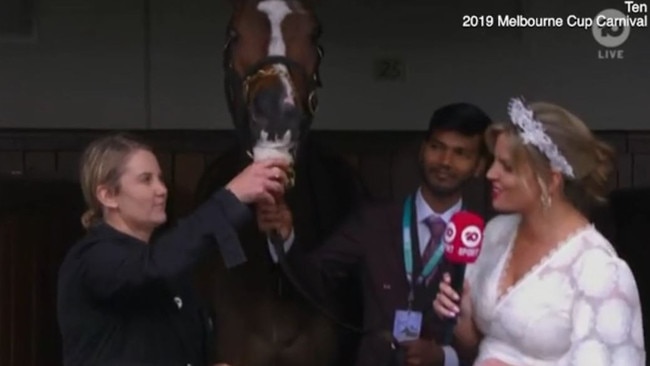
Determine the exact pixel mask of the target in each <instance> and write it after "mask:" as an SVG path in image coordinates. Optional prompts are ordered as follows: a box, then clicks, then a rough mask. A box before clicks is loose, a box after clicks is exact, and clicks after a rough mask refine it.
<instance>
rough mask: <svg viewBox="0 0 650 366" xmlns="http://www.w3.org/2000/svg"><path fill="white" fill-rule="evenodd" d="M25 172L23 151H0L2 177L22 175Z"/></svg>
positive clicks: (0, 172)
mask: <svg viewBox="0 0 650 366" xmlns="http://www.w3.org/2000/svg"><path fill="white" fill-rule="evenodd" d="M23 170H24V167H23V152H22V151H19V150H18V151H16V150H14V151H0V175H13V176H17V175H22V174H23Z"/></svg>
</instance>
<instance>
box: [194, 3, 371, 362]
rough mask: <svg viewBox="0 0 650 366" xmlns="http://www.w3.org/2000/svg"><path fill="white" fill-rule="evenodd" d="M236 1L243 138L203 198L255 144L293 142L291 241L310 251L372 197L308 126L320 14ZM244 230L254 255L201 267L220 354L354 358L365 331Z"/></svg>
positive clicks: (351, 295)
mask: <svg viewBox="0 0 650 366" xmlns="http://www.w3.org/2000/svg"><path fill="white" fill-rule="evenodd" d="M233 9H234V11H233V14H232V17H231V19H230V23H229V26H228V31H227V36H226V37H227V38H226V45H225V49H224V71H225V73H226V78H225V88H226V95H227V97H228V104H229V107H230V112H231V115H232V117H233V122H234V126H235V131H236V132H237V134H238V136H239V140H238V142H239V143H238V144H237V145H236V146H235V148H233V149H232V150H231V151H229V152H227V153H225V154H224V155H222V156H221V157H220V158H219V159H218V160H217V161H216V162H215V163H213V164H212V166H211V167H208V170H207V172H206V174H205V175H204V176H203V178H202V179H201V181H200V182H199V187H198V196H197V199H198V200H199V201H202V200H204V199H206V198H207V197H208V196H209V194H210V193H211V192H213V191H214V189H216V188H217V187H221V186H223V185H224V184H226V183H227V182H228V181H229V180H230V179H232V177H234V176H235V175H236V174H237V173H238V172H239V171H240V170H241V169H243V168H244V167H245V166H246V165H248V164H250V161H251V154H250V152H251V151H254V152H255V151H256V150H260V149H261V148H268V147H272V148H273V149H275V150H281V151H284V152H287V153H288V154H290V155H291V157H292V158H293V159H294V169H295V185H294V186H293V188H292V189H290V190H289V191H288V192H287V194H286V197H285V199H286V202H287V204H288V205H289V207H290V209H291V211H292V213H293V217H294V233H295V240H294V244H293V247H292V248H294V249H295V247H299V248H300V250H299V251H298V252H299V253H309V252H310V251H311V250H313V249H315V248H317V247H318V246H319V245H320V244H321V243H322V242H323V239H324V238H327V237H328V235H330V234H331V233H332V232H333V231H334V230H335V229H336V227H337V226H338V225H339V223H340V221H341V219H343V218H344V217H346V215H347V214H348V213H350V212H351V210H352V209H353V207H355V206H356V204H358V202H359V199H360V198H362V197H363V196H362V190H361V189H360V187H361V186H360V184H359V183H358V182H359V180H358V179H357V178H356V175H355V174H353V171H352V170H351V169H349V166H348V165H347V164H346V163H345V160H344V159H342V158H340V157H338V156H336V155H335V154H331V153H329V152H328V151H327V150H326V149H325V148H324V147H323V145H322V144H320V143H318V142H317V141H316V140H315V139H314V138H313V137H311V136H310V135H309V134H308V133H307V132H308V131H309V129H310V126H311V123H312V119H313V117H314V114H315V112H316V107H317V98H316V89H317V88H318V87H319V86H320V79H319V75H318V67H319V63H320V60H321V58H322V56H323V52H322V49H321V47H320V46H319V44H318V40H319V35H320V24H319V22H318V20H317V18H316V16H315V15H314V12H313V8H312V7H311V6H310V4H309V3H307V2H305V1H298V0H293V1H292V0H240V1H236V2H235V3H234V8H233ZM238 236H239V240H240V242H241V244H242V247H243V249H244V253H245V256H246V262H244V263H243V264H240V265H237V266H235V267H233V268H229V269H228V268H226V266H224V261H223V260H222V259H221V258H219V256H214V257H211V258H207V259H206V263H205V266H203V271H202V273H201V276H200V282H201V284H202V289H203V292H204V294H206V296H207V298H208V299H209V300H210V303H211V307H212V309H213V310H214V329H215V333H216V342H215V344H216V347H215V354H216V356H217V360H218V361H220V362H225V363H228V364H230V365H232V366H262V365H264V366H269V365H277V366H294V365H295V366H298V365H300V366H304V365H309V366H319V365H323V366H326V365H327V366H329V365H337V366H343V365H350V364H352V362H353V358H354V350H355V345H356V340H357V337H356V335H355V334H353V333H350V332H347V331H345V330H342V329H341V328H340V327H337V326H336V325H335V323H334V322H332V321H331V320H330V318H328V317H327V316H325V315H324V313H323V312H322V311H321V310H320V309H318V308H317V307H315V306H313V301H309V297H306V296H304V294H303V292H300V291H297V290H298V289H300V286H299V287H296V286H294V285H295V283H296V281H291V280H289V279H288V277H287V273H286V272H285V271H283V269H282V268H281V267H280V266H278V265H277V264H276V263H275V262H274V261H273V260H272V258H271V255H270V252H269V242H268V238H267V235H266V234H265V233H262V232H260V230H259V229H258V228H257V224H256V223H255V222H252V223H251V224H250V225H249V226H248V227H246V228H244V229H242V230H240V232H239V233H238ZM222 254H223V253H222ZM288 255H289V256H296V255H298V254H297V253H296V250H290V251H289V253H288ZM223 259H226V261H225V262H228V260H227V258H225V256H224V258H223ZM292 259H296V258H295V257H294V258H292ZM296 262H297V263H300V258H298V260H297V261H293V260H292V263H296ZM298 272H300V271H298ZM350 286H351V287H349V288H343V289H342V290H341V291H342V293H341V294H339V296H337V298H347V299H355V295H357V296H358V289H357V288H356V287H354V286H353V285H350ZM319 301H320V300H319ZM351 303H352V306H350V307H342V308H341V307H339V308H337V311H336V313H335V315H336V317H338V318H339V319H340V320H343V321H345V322H346V323H349V322H350V321H352V320H354V321H356V322H357V324H358V321H359V311H360V309H359V308H358V307H355V306H359V304H360V302H355V301H354V300H353V301H352V302H351ZM330 310H331V309H330Z"/></svg>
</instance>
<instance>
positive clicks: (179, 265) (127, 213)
mask: <svg viewBox="0 0 650 366" xmlns="http://www.w3.org/2000/svg"><path fill="white" fill-rule="evenodd" d="M287 168H288V167H287V166H286V165H284V164H283V163H281V162H275V161H267V162H263V163H254V164H252V165H250V166H249V167H248V168H246V169H245V170H244V171H242V172H241V173H240V174H239V175H238V176H237V177H235V178H234V179H233V180H232V181H231V182H230V183H229V184H228V185H227V186H226V187H225V188H223V189H220V190H218V191H217V192H215V193H214V195H213V196H212V197H211V198H209V199H208V200H207V201H206V202H205V203H203V205H202V206H200V207H199V208H198V209H197V210H196V211H194V212H193V213H192V214H190V215H189V216H188V217H186V218H184V219H183V220H180V221H179V222H178V223H177V224H176V225H175V226H173V227H171V228H169V229H168V230H166V231H165V232H163V233H160V235H156V237H155V239H152V234H153V232H154V230H155V229H156V228H158V227H159V226H160V225H162V224H163V223H165V222H166V220H167V217H166V213H165V212H166V211H165V206H166V202H167V188H166V187H165V184H164V183H163V180H162V174H161V171H160V166H159V164H158V161H157V159H156V157H155V155H154V154H153V152H152V149H151V148H150V147H149V146H147V145H145V144H143V143H142V142H139V141H138V140H136V139H134V138H132V137H129V136H126V135H122V134H115V135H111V136H108V137H105V138H101V139H98V140H96V141H94V142H93V143H91V144H90V145H89V146H88V148H87V149H86V151H85V152H84V154H83V156H82V161H81V187H82V191H83V195H84V198H85V201H86V204H87V205H88V211H87V212H86V213H85V214H84V216H83V218H82V222H83V225H84V226H85V227H86V228H87V230H88V231H87V235H86V236H85V237H84V238H82V239H81V240H80V241H79V242H77V243H76V244H75V245H74V246H73V247H72V248H71V249H70V251H69V252H68V253H67V256H66V258H65V260H64V262H63V264H62V266H61V269H60V272H59V283H58V320H59V325H60V328H61V333H62V337H63V359H64V364H65V365H66V366H76V365H79V366H81V365H97V366H100V365H121V366H128V365H195V366H196V365H208V364H210V360H209V359H208V358H209V357H208V353H209V352H208V350H207V347H208V345H209V341H208V339H209V336H210V334H211V329H210V328H211V327H210V325H209V320H208V318H207V317H206V316H205V315H204V312H203V309H202V307H201V306H200V304H199V301H198V299H197V297H196V296H195V294H194V292H193V289H192V285H191V282H190V279H189V276H188V274H189V271H190V270H191V269H192V267H193V265H194V264H195V263H196V262H197V261H198V260H199V258H200V257H201V256H203V255H205V254H206V253H207V252H208V251H209V250H210V249H211V248H226V249H231V248H229V246H230V247H232V246H237V245H238V244H239V243H238V242H237V241H236V239H233V238H236V234H235V230H236V229H237V228H238V227H239V226H240V225H241V224H242V223H244V222H246V221H247V220H250V219H252V218H253V216H252V213H251V212H250V211H249V209H248V206H247V205H246V204H248V203H253V202H256V201H264V202H274V197H275V196H277V195H281V194H282V193H283V189H284V188H283V187H284V183H286V179H287V177H286V174H285V170H286V169H287ZM235 249H236V248H235Z"/></svg>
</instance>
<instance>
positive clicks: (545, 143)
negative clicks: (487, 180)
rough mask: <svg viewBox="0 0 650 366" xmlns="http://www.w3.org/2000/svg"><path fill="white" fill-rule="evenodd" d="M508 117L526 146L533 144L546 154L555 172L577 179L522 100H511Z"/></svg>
mask: <svg viewBox="0 0 650 366" xmlns="http://www.w3.org/2000/svg"><path fill="white" fill-rule="evenodd" d="M508 115H510V119H511V120H512V123H514V124H515V125H516V126H517V127H519V136H520V137H521V139H522V140H523V141H524V143H525V144H532V145H533V146H535V147H536V148H537V149H538V150H539V151H540V152H541V153H542V154H544V156H546V157H547V158H548V160H549V161H550V163H551V167H552V168H553V169H554V170H557V171H559V172H561V173H563V174H564V175H566V176H567V177H569V178H575V176H574V174H573V168H572V167H571V165H570V164H569V162H568V161H567V160H566V158H565V157H564V155H562V153H560V150H558V148H557V145H555V143H553V140H551V138H550V137H549V136H548V135H547V134H546V132H545V131H544V126H542V124H541V123H540V122H539V121H537V120H535V118H534V117H533V111H532V110H530V109H528V108H527V107H526V106H525V105H524V102H523V101H522V100H521V99H519V98H512V99H510V103H508Z"/></svg>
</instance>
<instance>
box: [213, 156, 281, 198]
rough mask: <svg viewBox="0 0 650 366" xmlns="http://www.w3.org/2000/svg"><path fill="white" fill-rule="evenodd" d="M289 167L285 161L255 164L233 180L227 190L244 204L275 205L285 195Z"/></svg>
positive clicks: (266, 161) (267, 161)
mask: <svg viewBox="0 0 650 366" xmlns="http://www.w3.org/2000/svg"><path fill="white" fill-rule="evenodd" d="M288 169H289V165H288V164H287V162H285V161H284V160H264V161H259V162H254V163H252V164H251V165H249V166H248V167H246V169H244V170H243V171H242V172H241V173H239V175H237V176H236V177H235V178H233V179H232V180H231V181H230V182H229V183H228V185H226V188H227V189H228V190H230V191H231V192H232V193H233V194H234V195H235V196H237V198H238V199H239V200H240V201H242V202H243V203H246V204H248V203H253V202H265V203H268V204H275V203H276V201H277V200H276V197H280V196H282V195H284V188H285V186H286V185H287V182H288V178H287V173H286V172H287V170H288Z"/></svg>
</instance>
